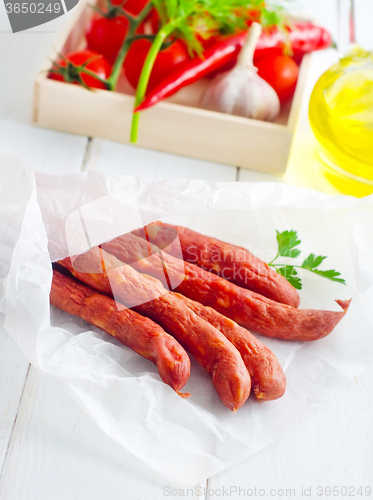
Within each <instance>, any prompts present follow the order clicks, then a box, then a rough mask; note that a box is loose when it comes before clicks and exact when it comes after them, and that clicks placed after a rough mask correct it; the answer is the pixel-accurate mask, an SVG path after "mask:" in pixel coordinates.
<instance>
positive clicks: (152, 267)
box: [102, 233, 350, 340]
mask: <svg viewBox="0 0 373 500" xmlns="http://www.w3.org/2000/svg"><path fill="white" fill-rule="evenodd" d="M102 246H103V248H105V249H106V250H107V251H109V252H110V253H112V254H113V255H115V256H116V257H118V258H119V259H120V260H121V261H123V262H127V263H130V264H131V266H132V267H134V268H135V269H136V270H137V271H139V272H143V273H147V274H150V275H152V276H154V277H156V278H158V279H159V280H161V281H162V282H163V284H164V286H166V285H167V283H177V284H178V285H177V286H176V288H175V291H177V292H180V293H181V294H183V295H185V296H186V297H188V298H190V299H192V300H196V301H197V302H200V303H201V304H203V305H205V306H210V307H212V308H213V309H215V310H216V311H218V312H220V313H221V314H223V315H224V316H227V317H228V318H230V319H232V320H233V321H235V322H236V323H238V324H239V325H241V326H243V327H244V328H247V329H248V330H253V331H255V332H258V333H261V334H262V335H266V336H268V337H276V338H280V339H286V340H317V339H321V338H323V337H325V336H326V335H328V334H329V333H330V332H331V331H332V330H333V329H334V327H335V326H336V325H337V324H338V323H339V322H340V321H341V319H342V318H343V316H344V315H345V313H346V312H347V309H348V306H349V303H350V301H348V300H344V301H339V300H337V301H336V302H337V303H338V304H339V305H340V306H341V308H342V309H343V311H342V312H334V311H320V310H315V309H297V308H295V307H291V306H288V305H286V304H280V303H279V302H275V301H273V300H271V299H268V298H267V297H264V296H263V295H259V294H258V293H255V292H252V291H251V290H246V289H245V288H242V287H239V286H237V285H235V284H234V283H231V282H229V281H227V280H225V279H224V278H221V277H220V276H217V275H216V274H213V273H210V272H208V271H205V270H204V269H202V268H200V267H198V266H195V265H194V264H190V263H188V262H183V261H182V260H181V259H177V258H175V257H173V256H172V255H169V254H167V253H165V252H161V253H160V250H159V248H157V247H156V246H155V245H152V244H151V243H149V242H147V241H145V240H143V239H142V238H138V237H137V236H135V235H133V234H131V233H129V234H126V235H123V236H120V237H119V238H116V239H114V240H113V241H111V242H109V243H106V244H104V245H102ZM149 255H151V257H148V258H145V257H147V256H149ZM164 270H166V275H165V272H164Z"/></svg>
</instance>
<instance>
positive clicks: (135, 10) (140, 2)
mask: <svg viewBox="0 0 373 500" xmlns="http://www.w3.org/2000/svg"><path fill="white" fill-rule="evenodd" d="M148 1H149V0H127V1H126V2H124V3H123V0H111V3H112V4H113V5H122V4H123V5H122V7H123V9H124V10H126V11H127V12H129V13H130V14H132V15H133V16H137V14H140V12H141V11H142V9H143V8H144V7H145V5H146V4H147V3H148Z"/></svg>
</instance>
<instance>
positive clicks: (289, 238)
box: [276, 231, 300, 258]
mask: <svg viewBox="0 0 373 500" xmlns="http://www.w3.org/2000/svg"><path fill="white" fill-rule="evenodd" d="M276 233H277V243H278V254H279V255H281V256H282V257H292V258H294V257H298V255H299V254H300V250H299V249H298V248H294V247H296V246H297V245H299V243H300V240H298V234H297V232H296V231H283V232H282V233H279V232H278V231H276Z"/></svg>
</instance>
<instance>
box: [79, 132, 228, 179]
mask: <svg viewBox="0 0 373 500" xmlns="http://www.w3.org/2000/svg"><path fill="white" fill-rule="evenodd" d="M86 166H87V168H89V169H92V170H100V171H102V172H110V173H121V174H133V175H138V176H140V177H147V178H149V179H152V180H155V181H158V180H162V179H174V178H182V177H184V178H189V179H192V178H193V179H205V180H208V181H235V180H236V172H237V169H236V167H232V166H229V165H221V164H219V163H213V162H209V161H204V160H195V159H193V158H187V157H185V156H178V155H174V154H170V153H162V152H159V151H153V150H151V149H145V148H139V147H136V146H131V145H127V144H119V143H116V142H111V141H106V140H102V139H93V140H92V141H91V143H90V145H89V149H88V156H87V163H86Z"/></svg>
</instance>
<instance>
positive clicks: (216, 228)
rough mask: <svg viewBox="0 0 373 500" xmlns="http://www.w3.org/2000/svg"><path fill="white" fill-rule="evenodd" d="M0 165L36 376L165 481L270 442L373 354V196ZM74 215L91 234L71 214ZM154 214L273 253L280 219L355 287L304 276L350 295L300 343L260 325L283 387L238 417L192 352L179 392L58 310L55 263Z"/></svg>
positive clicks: (196, 476) (12, 306)
mask: <svg viewBox="0 0 373 500" xmlns="http://www.w3.org/2000/svg"><path fill="white" fill-rule="evenodd" d="M0 175H1V185H0V217H1V224H0V234H1V240H0V241H1V248H0V286H1V288H2V290H1V289H0V311H1V312H2V313H4V314H5V323H4V327H5V329H6V330H7V331H8V332H9V334H10V335H11V336H12V337H13V338H14V339H15V340H16V342H17V343H18V345H19V346H20V348H21V350H22V351H23V353H24V354H25V356H26V357H27V359H28V360H29V361H30V362H31V363H32V364H33V365H34V367H35V368H36V369H37V370H38V371H39V372H40V373H41V374H43V375H46V376H49V377H52V378H54V379H56V380H58V381H59V382H60V383H62V385H63V386H64V387H65V389H66V390H67V391H68V392H69V393H70V394H71V396H72V397H73V398H74V400H75V401H76V403H77V404H78V405H79V406H80V407H81V408H82V409H83V410H84V411H85V412H86V413H87V415H89V416H90V418H92V420H94V421H95V422H96V423H97V425H98V426H99V427H100V428H101V429H102V430H103V431H104V432H106V433H107V434H108V435H109V436H110V437H111V438H112V439H114V440H115V441H117V442H118V443H120V444H121V445H122V446H123V447H124V448H126V449H127V450H129V451H130V452H131V453H133V454H134V455H136V456H137V457H138V458H140V459H141V460H143V461H144V462H146V463H147V464H148V465H150V466H151V467H153V468H154V469H155V470H156V471H158V472H159V473H160V474H162V475H163V476H164V477H166V478H167V479H168V480H169V481H170V482H172V483H174V484H177V485H180V486H191V485H193V484H195V483H196V482H198V481H201V480H203V479H205V478H207V477H210V476H211V475H213V474H216V473H218V472H221V471H223V470H224V469H226V468H228V467H230V466H232V465H233V464H235V463H237V462H239V461H241V460H243V459H244V458H246V457H248V456H249V455H251V454H253V453H255V452H256V451H258V450H260V449H262V448H263V447H265V446H267V445H269V444H270V443H272V442H273V441H274V440H276V439H277V438H278V437H280V436H281V435H282V434H284V433H285V432H286V431H287V430H288V429H290V428H291V427H292V426H294V425H295V424H296V423H297V422H298V421H299V420H301V419H302V418H304V417H305V416H307V415H308V414H309V413H310V412H311V411H312V409H314V408H316V407H317V406H318V405H320V404H321V403H322V402H323V401H326V400H327V399H328V398H329V397H331V396H332V395H333V394H335V392H336V391H337V390H338V389H339V388H340V387H342V386H343V385H344V384H345V383H346V382H347V381H348V380H349V379H351V378H352V377H353V376H355V375H357V374H358V373H360V372H361V371H362V370H363V369H364V368H365V367H366V366H368V365H369V364H370V363H371V362H372V356H373V307H372V306H373V265H372V263H371V256H372V251H373V229H372V228H373V196H370V197H367V198H365V199H360V200H358V199H355V198H350V197H331V196H328V195H325V194H321V193H317V192H313V191H308V190H304V189H298V188H295V187H290V186H286V185H283V184H277V183H253V184H249V183H226V182H224V183H209V182H204V181H191V180H172V181H164V182H160V183H153V182H151V181H147V180H144V179H138V178H136V177H133V176H120V175H106V174H101V173H97V172H85V173H79V174H74V175H66V176H53V175H42V174H35V173H34V172H33V171H32V170H31V169H29V168H28V167H26V166H24V165H22V164H21V163H20V162H19V160H16V159H14V158H12V157H9V156H8V157H2V158H0ZM108 195H111V196H108ZM98 207H101V208H100V210H98ZM76 213H79V214H80V215H81V217H82V220H84V221H85V224H86V227H85V232H84V234H85V238H84V237H80V236H81V233H79V232H77V233H74V231H75V229H76V226H75V225H74V224H72V225H71V221H73V222H74V220H76ZM74 214H75V215H74ZM74 217H75V219H74ZM159 218H162V220H165V221H169V222H174V223H179V224H182V225H187V226H189V227H191V228H193V229H195V230H197V231H201V232H204V233H206V234H209V235H212V236H216V237H218V238H220V239H223V240H226V241H230V242H232V243H235V244H239V245H244V246H246V247H247V248H248V249H249V250H251V251H253V252H254V253H256V254H257V255H258V256H259V257H261V258H263V259H264V260H267V261H268V260H270V259H271V258H272V257H273V256H274V255H275V253H276V248H277V243H276V238H275V235H276V229H277V230H279V231H283V230H285V229H295V230H297V231H298V234H299V237H300V238H301V240H302V242H301V247H300V248H301V250H302V255H301V256H300V258H299V259H300V261H301V259H302V257H303V258H304V257H305V256H307V255H308V254H309V253H310V252H311V251H313V252H315V253H316V254H319V255H327V256H328V258H327V259H326V261H325V262H324V268H325V269H329V268H333V269H337V270H338V271H340V272H341V273H342V276H343V277H344V278H345V279H346V281H347V286H343V285H341V284H337V283H332V282H330V281H328V280H325V279H321V278H319V277H317V276H314V275H313V274H311V273H307V272H306V271H304V273H303V275H302V281H303V284H304V286H303V290H302V291H301V292H300V295H301V307H312V308H323V309H333V310H338V309H339V308H338V306H337V304H335V302H334V299H346V298H350V297H352V298H353V300H352V303H351V306H350V309H349V311H348V313H347V315H346V317H345V318H344V319H343V320H342V322H341V323H340V324H339V325H338V326H337V327H336V328H335V330H334V331H333V332H332V333H331V334H330V335H329V336H328V337H326V338H325V339H322V340H319V341H316V342H310V343H306V342H286V341H282V340H277V339H269V338H265V337H262V336H259V337H260V339H261V340H262V341H263V342H264V343H265V344H266V345H268V346H269V348H270V349H272V350H273V351H274V353H275V354H276V356H277V357H278V359H279V361H280V362H281V364H282V366H283V368H284V370H285V373H286V377H287V381H288V385H287V389H286V394H285V396H284V397H283V398H281V399H280V400H277V401H272V402H264V403H258V402H256V401H255V400H254V399H253V398H250V399H249V400H248V401H247V403H246V404H245V405H244V407H243V408H241V409H240V410H239V411H238V412H237V413H236V414H233V413H232V412H230V411H229V410H228V409H227V408H225V407H224V406H223V404H222V403H221V402H220V400H219V399H218V397H217V395H216V393H215V390H214V388H213V386H212V384H211V381H210V378H209V376H208V375H207V374H206V373H205V372H204V370H203V369H202V368H201V367H200V366H199V365H198V364H197V363H195V362H194V361H193V360H192V371H191V376H190V379H189V381H188V383H187V385H186V386H185V391H188V392H191V397H190V398H189V399H188V400H184V399H182V398H180V397H179V396H178V395H177V394H176V393H175V392H174V391H173V390H172V389H171V388H170V387H168V386H167V385H165V384H164V383H163V382H162V381H161V380H160V378H159V376H158V373H157V370H156V368H155V366H154V365H153V364H152V363H150V362H149V361H147V360H145V359H143V358H141V357H140V356H139V355H137V354H136V353H134V352H132V351H131V350H130V349H128V348H126V347H124V346H123V345H121V344H120V343H119V342H117V341H116V339H114V338H112V337H110V336H109V335H107V334H105V333H104V332H102V331H101V330H99V329H96V328H94V327H91V326H90V325H88V324H87V323H86V322H84V321H83V320H81V319H79V318H75V317H73V316H70V315H68V314H66V313H63V312H62V311H59V310H57V309H55V308H52V310H50V306H49V290H50V283H51V277H52V270H51V265H50V262H51V260H56V259H58V258H63V257H65V256H67V255H68V254H69V251H71V250H72V248H71V247H73V250H74V251H76V250H77V249H78V250H80V251H84V250H86V249H87V248H88V247H89V245H90V244H96V243H98V242H100V238H101V241H105V240H108V239H110V238H112V237H115V236H117V235H119V234H121V232H124V231H123V229H125V230H130V229H133V228H135V227H138V225H139V222H141V224H145V223H148V222H151V221H153V220H155V219H159ZM69 221H70V222H69ZM95 221H96V224H95V223H94V222H95ZM69 224H70V226H69ZM74 235H75V236H76V237H77V238H76V240H77V241H75V236H74ZM79 235H80V236H79ZM79 238H80V239H79ZM71 239H72V241H70V240H71ZM78 240H79V241H78Z"/></svg>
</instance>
